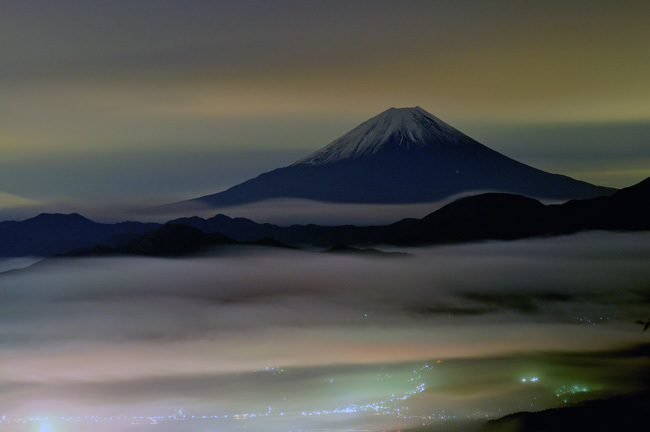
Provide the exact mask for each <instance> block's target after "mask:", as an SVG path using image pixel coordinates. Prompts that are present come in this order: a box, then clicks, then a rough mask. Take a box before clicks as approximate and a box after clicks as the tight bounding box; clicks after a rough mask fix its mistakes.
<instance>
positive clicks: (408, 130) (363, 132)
mask: <svg viewBox="0 0 650 432" xmlns="http://www.w3.org/2000/svg"><path fill="white" fill-rule="evenodd" d="M467 138H468V137H467V136H466V135H465V134H463V133H462V132H460V131H458V130H457V129H455V128H453V127H452V126H450V125H448V124H447V123H445V122H443V121H442V120H440V119H439V118H438V117H436V116H434V115H433V114H430V113H428V112H427V111H425V110H423V109H422V108H420V107H419V106H417V107H414V108H390V109H388V110H386V111H384V112H382V113H381V114H379V115H377V116H375V117H373V118H371V119H369V120H367V121H365V122H363V123H361V124H360V125H359V126H357V127H356V128H354V129H352V130H351V131H350V132H348V133H346V134H345V135H343V136H342V137H340V138H338V139H336V140H334V141H333V142H332V143H330V144H328V145H327V146H325V147H323V148H322V149H320V150H318V151H316V152H314V153H312V154H311V155H309V156H307V157H306V158H304V159H301V160H299V161H298V162H296V163H295V164H294V165H298V164H312V165H319V164H326V163H332V162H336V161H340V160H343V159H355V158H360V157H364V156H371V155H373V154H375V153H377V152H378V151H380V150H381V149H385V148H386V147H387V146H391V147H394V148H401V149H412V148H418V147H420V148H422V147H425V146H428V145H432V144H435V143H441V142H445V143H446V144H458V142H459V141H466V139H467Z"/></svg>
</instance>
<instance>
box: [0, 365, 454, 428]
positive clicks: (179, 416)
mask: <svg viewBox="0 0 650 432" xmlns="http://www.w3.org/2000/svg"><path fill="white" fill-rule="evenodd" d="M436 363H438V364H440V363H442V360H438V361H437V362H436ZM431 370H432V369H431V366H430V365H429V364H425V365H423V366H422V367H420V368H419V369H413V371H412V374H411V375H410V376H409V377H408V378H407V382H408V383H415V382H417V383H418V384H416V385H415V386H413V387H411V388H410V389H408V390H406V391H404V392H403V393H398V394H395V393H391V394H390V396H387V397H385V398H384V399H383V400H380V401H375V402H370V403H366V404H349V405H342V406H339V407H337V408H333V409H315V410H312V411H301V412H300V413H292V414H291V415H302V416H323V415H331V414H357V413H368V412H371V413H373V414H381V415H397V416H403V417H405V418H406V416H407V412H408V406H404V405H403V402H404V401H406V400H408V399H409V398H411V397H413V396H416V395H418V394H420V393H422V392H424V391H425V389H426V384H425V383H424V382H422V372H425V371H431ZM253 372H254V373H271V374H274V375H277V374H282V373H285V372H286V371H285V369H281V368H275V367H266V368H264V369H260V370H254V371H253ZM385 377H386V378H388V379H390V378H391V377H390V375H388V374H385ZM324 381H325V382H326V383H333V382H334V378H326V379H325V380H324ZM283 399H284V398H283ZM286 415H290V414H288V413H286V412H284V411H279V410H274V409H273V408H272V407H271V406H268V409H267V410H266V411H264V412H253V413H236V414H232V413H231V414H216V413H215V414H184V413H183V411H182V410H180V409H179V410H177V411H175V412H174V413H173V414H171V415H131V416H127V415H117V416H94V415H85V416H60V417H52V416H48V417H41V416H27V417H15V418H8V417H7V416H6V415H3V416H2V417H0V424H2V423H5V424H12V423H13V424H18V423H23V424H27V423H38V424H41V426H40V429H39V432H50V431H51V429H50V423H73V422H74V423H82V422H94V423H100V422H102V423H103V422H125V423H131V424H137V423H139V424H143V423H149V424H156V423H158V422H161V421H183V420H216V419H236V420H246V419H255V418H260V417H273V416H286ZM409 418H410V416H409Z"/></svg>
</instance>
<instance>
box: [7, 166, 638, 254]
mask: <svg viewBox="0 0 650 432" xmlns="http://www.w3.org/2000/svg"><path fill="white" fill-rule="evenodd" d="M648 199H650V178H647V179H645V180H644V181H642V182H640V183H638V184H636V185H634V186H630V187H628V188H624V189H622V190H620V191H618V192H616V193H614V194H613V195H611V196H603V197H597V198H592V199H586V200H574V201H569V202H567V203H564V204H559V205H544V204H542V203H540V202H539V201H537V200H534V199H532V198H528V197H524V196H520V195H514V194H496V193H487V194H480V195H475V196H471V197H465V198H461V199H459V200H456V201H454V202H452V203H450V204H448V205H446V206H444V207H442V208H441V209H439V210H436V211H435V212H432V213H430V214H428V215H426V216H425V217H423V218H421V219H413V218H409V219H402V220H400V221H397V222H395V223H392V224H389V225H377V226H366V227H358V226H354V225H339V226H321V225H315V224H309V225H292V226H288V227H282V226H277V225H272V224H258V223H256V222H254V221H252V220H249V219H245V218H230V217H228V216H225V215H222V214H218V215H215V216H214V217H212V218H208V219H203V218H199V217H191V218H180V219H175V220H171V221H169V222H167V224H166V225H185V226H188V227H193V228H192V229H197V230H201V232H203V233H206V234H210V233H219V234H221V235H223V236H227V237H229V238H231V239H233V241H235V242H240V243H252V242H258V244H260V245H263V244H266V245H275V246H279V245H287V246H294V247H300V246H307V247H321V248H332V247H335V246H337V247H340V246H344V247H349V246H368V245H381V244H391V245H396V246H421V245H435V244H444V243H459V242H469V241H483V240H514V239H522V238H528V237H533V236H552V235H563V234H571V233H575V232H579V231H586V230H615V231H641V230H650V209H648V208H647V205H646V202H647V201H648ZM48 219H51V220H52V222H51V223H50V224H49V225H48V224H45V226H49V229H45V230H41V231H38V232H37V233H36V234H35V233H34V232H31V231H30V229H31V228H32V227H33V225H34V220H40V221H47V220H48ZM62 219H63V220H67V221H68V222H70V221H72V222H74V221H76V223H77V225H78V226H73V225H75V224H72V225H71V226H67V227H65V226H64V227H61V226H58V225H57V223H56V221H60V220H62ZM161 226H163V225H160V224H154V223H149V224H145V223H141V222H122V223H118V224H114V225H110V224H99V223H96V222H92V221H90V220H89V219H86V218H84V217H83V216H80V215H71V216H70V217H67V218H66V217H64V216H62V215H39V216H38V217H37V218H32V219H28V220H26V221H22V222H16V221H8V222H0V256H21V255H43V256H51V255H54V254H61V253H65V252H69V251H72V250H79V249H84V248H91V249H92V248H93V247H94V246H96V247H97V248H96V249H95V254H98V253H99V254H106V253H109V252H111V251H113V252H114V251H117V252H118V253H122V252H124V253H126V252H127V249H128V247H127V248H126V249H120V248H123V247H124V246H125V245H127V246H128V244H129V242H134V241H136V242H137V241H142V240H143V239H146V238H147V237H146V233H147V232H148V231H151V230H153V229H157V228H160V227H161ZM188 232H190V231H188ZM191 232H193V233H194V234H192V235H193V236H195V237H196V238H202V239H199V240H197V241H205V240H206V238H205V236H203V235H199V236H196V232H195V231H191ZM37 234H38V235H37ZM138 236H141V238H140V240H138ZM163 237H164V236H162V237H160V239H161V240H164V238H163ZM172 237H173V236H172ZM177 237H178V240H177V242H179V243H181V242H184V241H185V240H184V239H183V238H182V236H177ZM215 238H216V237H215ZM208 240H209V241H212V240H213V239H210V238H208ZM221 240H223V239H221ZM156 241H158V240H156ZM164 241H166V240H164ZM190 243H192V242H190ZM199 246H201V245H199ZM165 247H166V246H165ZM192 247H193V246H192V245H189V246H188V247H187V249H185V250H186V251H191V250H193V249H192ZM154 249H155V248H154ZM198 249H200V247H197V248H196V249H194V250H198ZM139 250H142V251H143V252H142V253H141V252H137V253H138V254H147V253H148V252H144V251H145V249H142V248H140V249H139ZM43 251H46V252H43ZM154 252H155V251H154ZM155 253H156V254H158V252H155ZM183 253H184V252H183V250H180V249H177V252H174V253H165V252H164V250H162V249H161V251H160V253H159V254H160V255H165V254H167V255H170V254H171V255H182V254H183ZM188 253H189V252H188ZM90 254H91V255H92V253H90Z"/></svg>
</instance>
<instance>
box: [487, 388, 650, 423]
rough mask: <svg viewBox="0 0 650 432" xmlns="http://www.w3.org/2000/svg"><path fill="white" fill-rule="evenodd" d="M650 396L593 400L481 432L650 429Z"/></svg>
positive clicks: (517, 417)
mask: <svg viewBox="0 0 650 432" xmlns="http://www.w3.org/2000/svg"><path fill="white" fill-rule="evenodd" d="M649 409H650V393H642V394H636V395H630V396H621V397H616V398H611V399H603V400H594V401H588V402H583V403H581V404H578V405H575V406H571V407H565V408H557V409H549V410H545V411H540V412H534V413H530V412H524V413H516V414H512V415H509V416H506V417H503V418H501V419H499V420H493V421H490V422H488V423H487V424H486V425H485V426H483V427H482V428H481V429H479V432H546V431H552V432H575V431H591V432H595V431H626V432H633V431H638V432H641V431H644V430H648V423H649V421H648V414H647V413H648V410H649Z"/></svg>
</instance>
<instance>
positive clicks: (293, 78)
mask: <svg viewBox="0 0 650 432" xmlns="http://www.w3.org/2000/svg"><path fill="white" fill-rule="evenodd" d="M648 16H650V3H648V2H647V1H617V2H611V1H590V2H588V3H587V2H581V1H544V2H537V1H506V0H500V1H491V2H479V1H454V2H438V1H422V2H419V1H395V2H367V1H355V2H349V1H343V2H336V1H327V2H300V1H297V2H290V1H273V2H268V1H260V2H251V1H232V2H227V1H223V2H210V1H204V2H202V1H158V2H131V1H110V2H84V1H78V2H76V1H65V2H63V1H20V2H19V1H15V2H2V4H0V62H1V67H0V94H1V95H2V96H1V97H0V149H1V152H2V153H1V154H2V158H1V160H0V191H2V194H0V206H4V207H8V206H9V207H10V206H16V205H23V204H25V201H24V200H28V202H39V203H44V202H46V203H47V202H53V201H69V202H73V203H79V204H81V203H84V204H92V205H97V204H100V203H101V204H103V205H118V204H117V203H126V204H124V205H127V206H128V205H130V204H132V203H134V202H137V203H138V204H142V203H145V202H146V203H152V204H161V203H165V202H168V201H170V200H177V199H186V198H193V197H196V196H199V195H202V194H207V193H213V192H217V191H219V190H222V189H224V188H227V187H229V186H232V185H234V184H236V183H238V182H240V181H243V180H246V179H248V178H250V177H252V176H255V175H257V174H259V173H260V172H262V171H267V170H270V169H273V168H276V167H279V166H283V165H287V164H289V163H292V162H293V161H295V160H297V159H299V158H300V157H303V156H305V155H307V154H309V153H311V152H312V151H314V150H316V149H318V148H320V147H322V146H324V145H326V144H327V143H329V142H330V141H332V140H334V139H335V138H337V137H338V136H340V135H342V134H344V133H345V132H347V131H348V130H350V129H351V128H352V127H354V126H356V125H357V124H358V123H360V122H361V121H364V120H366V119H368V118H370V117H372V116H374V115H376V114H377V113H379V112H381V111H383V110H385V109H387V108H389V107H392V106H397V107H400V106H415V105H419V106H421V107H423V108H424V109H426V110H427V111H429V112H431V113H433V114H434V115H436V116H438V117H440V118H442V119H443V120H445V121H447V122H448V123H450V124H452V125H454V126H456V127H457V128H459V129H460V130H462V131H464V132H465V133H467V134H469V135H470V136H472V137H474V138H475V139H477V140H479V141H480V142H482V143H484V144H486V145H488V146H489V147H491V148H493V149H495V150H497V151H500V152H502V153H504V154H506V155H508V156H511V157H514V158H516V159H518V160H520V161H522V162H525V163H528V164H531V165H533V166H536V167H539V168H542V169H544V170H547V171H551V172H560V173H563V174H567V175H571V176H574V177H576V178H579V179H582V180H586V181H590V182H594V183H597V184H602V185H607V186H614V187H623V186H628V185H631V184H633V183H636V182H638V181H640V180H642V179H643V178H645V177H647V176H648V175H650V146H649V145H648V137H649V136H650V56H649V55H648V46H649V44H650V30H649V29H648V25H647V17H648Z"/></svg>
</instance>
